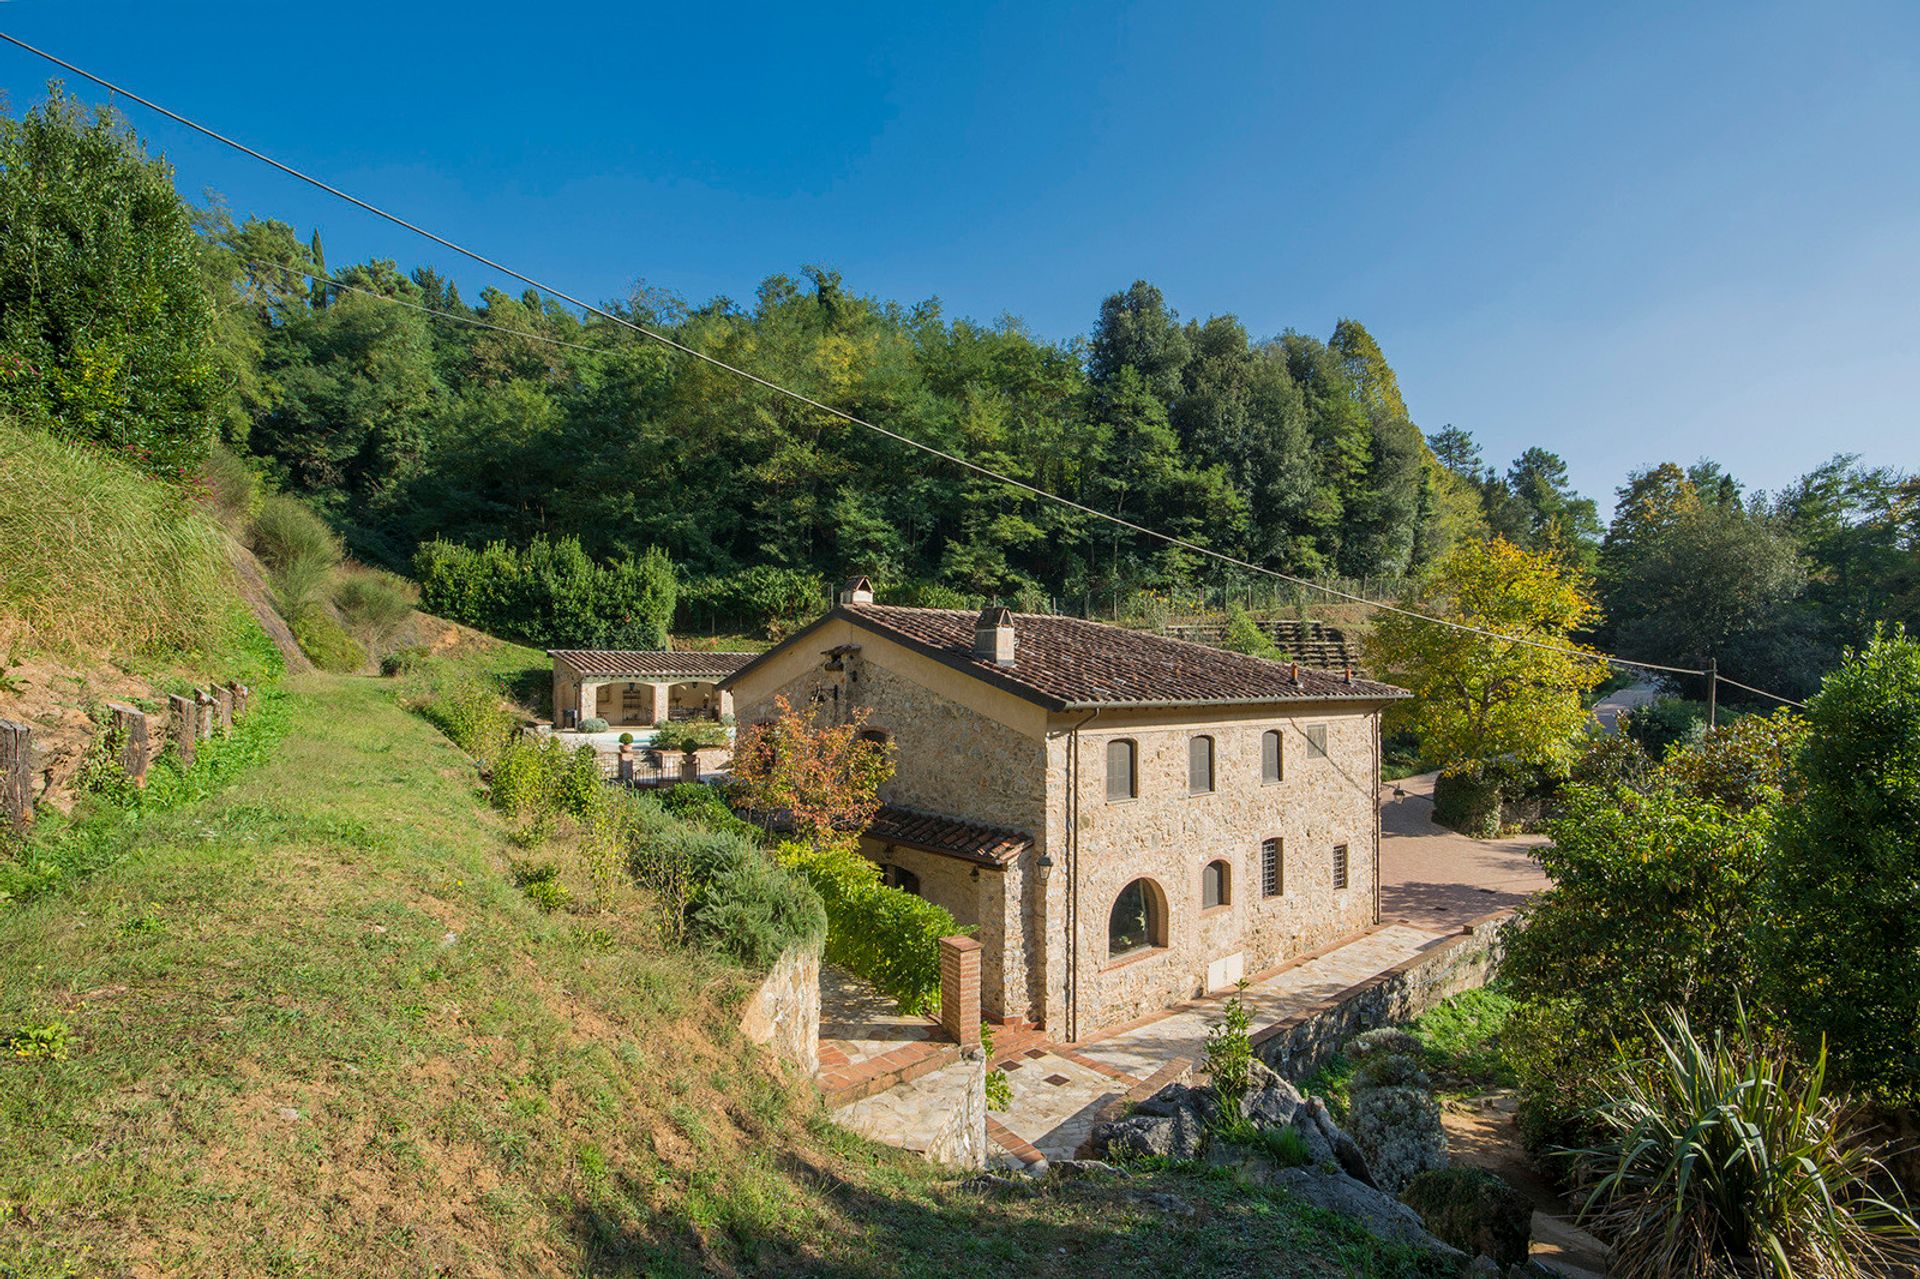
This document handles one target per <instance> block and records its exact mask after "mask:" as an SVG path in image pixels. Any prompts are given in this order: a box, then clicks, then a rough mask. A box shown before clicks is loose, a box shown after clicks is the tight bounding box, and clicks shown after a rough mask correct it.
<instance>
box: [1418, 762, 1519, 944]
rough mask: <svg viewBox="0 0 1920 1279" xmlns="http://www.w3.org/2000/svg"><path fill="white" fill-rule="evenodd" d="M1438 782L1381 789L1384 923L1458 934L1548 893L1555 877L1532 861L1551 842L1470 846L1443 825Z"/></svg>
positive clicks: (1426, 779) (1426, 777)
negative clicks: (1437, 813) (1437, 814)
mask: <svg viewBox="0 0 1920 1279" xmlns="http://www.w3.org/2000/svg"><path fill="white" fill-rule="evenodd" d="M1435 776H1436V775H1435V774H1433V773H1425V774H1422V775H1420V776H1418V777H1406V778H1402V779H1401V780H1400V781H1397V782H1388V783H1387V784H1386V785H1384V786H1382V787H1381V788H1380V798H1381V805H1380V918H1382V919H1404V920H1407V921H1408V922H1409V923H1412V924H1414V925H1416V926H1419V927H1431V928H1435V929H1440V930H1452V929H1457V928H1459V927H1460V926H1461V925H1462V924H1465V923H1467V922H1469V921H1470V920H1474V919H1478V918H1479V917H1480V916H1482V915H1487V914H1491V913H1493V912H1494V911H1496V910H1511V909H1513V908H1514V907H1516V906H1518V905H1520V903H1521V902H1523V901H1525V900H1526V899H1527V898H1528V897H1529V896H1531V895H1532V894H1534V893H1537V892H1539V891H1540V890H1541V889H1543V888H1545V887H1546V886H1547V877H1546V875H1545V873H1544V872H1542V871H1541V869H1540V867H1539V865H1538V864H1537V863H1535V862H1534V861H1533V859H1532V858H1531V857H1529V856H1528V854H1529V852H1530V851H1531V850H1532V849H1534V848H1537V847H1538V846H1539V845H1541V844H1544V843H1545V842H1546V838H1545V837H1544V836H1541V835H1513V836H1509V837H1507V838H1504V839H1484V840H1483V839H1469V838H1467V837H1466V836H1465V835H1462V834H1459V833H1458V832H1456V831H1450V830H1448V829H1447V828H1446V827H1444V826H1441V825H1438V824H1436V823H1435V822H1434V820H1433V781H1434V777H1435ZM1396 790H1398V791H1402V792H1404V794H1402V795H1399V796H1396V795H1395V791H1396Z"/></svg>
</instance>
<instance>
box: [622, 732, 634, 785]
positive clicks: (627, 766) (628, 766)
mask: <svg viewBox="0 0 1920 1279" xmlns="http://www.w3.org/2000/svg"><path fill="white" fill-rule="evenodd" d="M619 776H620V784H621V785H622V786H631V785H633V747H632V746H631V745H629V744H628V743H626V742H621V743H620V774H619Z"/></svg>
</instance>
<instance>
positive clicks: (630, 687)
mask: <svg viewBox="0 0 1920 1279" xmlns="http://www.w3.org/2000/svg"><path fill="white" fill-rule="evenodd" d="M547 656H548V657H551V658H552V659H553V722H554V727H556V728H578V727H579V726H580V724H581V721H583V720H589V719H604V720H605V721H607V724H608V726H609V727H612V728H623V727H634V726H642V725H648V724H665V723H667V722H668V721H670V720H677V719H720V718H722V717H724V716H727V715H731V714H732V713H733V699H732V698H731V697H729V696H728V695H727V694H726V693H725V692H724V691H722V690H721V688H720V681H721V680H722V679H724V678H725V677H727V676H728V675H731V674H732V673H733V672H735V671H737V670H739V669H740V668H741V667H742V666H744V665H746V664H747V662H748V661H750V660H751V659H752V658H753V656H754V655H753V654H752V653H695V652H684V651H681V650H679V649H673V650H668V649H572V648H556V649H549V650H547Z"/></svg>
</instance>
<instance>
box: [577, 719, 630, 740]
mask: <svg viewBox="0 0 1920 1279" xmlns="http://www.w3.org/2000/svg"><path fill="white" fill-rule="evenodd" d="M607 728H608V724H607V721H606V720H604V719H601V718H600V717H599V716H598V715H589V716H587V717H586V718H585V719H583V720H581V721H580V731H581V732H583V733H604V732H606V731H607ZM629 736H631V734H629Z"/></svg>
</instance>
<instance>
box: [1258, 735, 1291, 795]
mask: <svg viewBox="0 0 1920 1279" xmlns="http://www.w3.org/2000/svg"><path fill="white" fill-rule="evenodd" d="M1286 775H1287V766H1286V757H1285V756H1284V755H1282V754H1281V751H1280V730H1279V729H1277V728H1269V729H1268V730H1267V731H1266V732H1264V733H1262V734H1260V780H1261V781H1263V782H1277V781H1279V780H1281V779H1282V778H1284V777H1285V776H1286Z"/></svg>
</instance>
